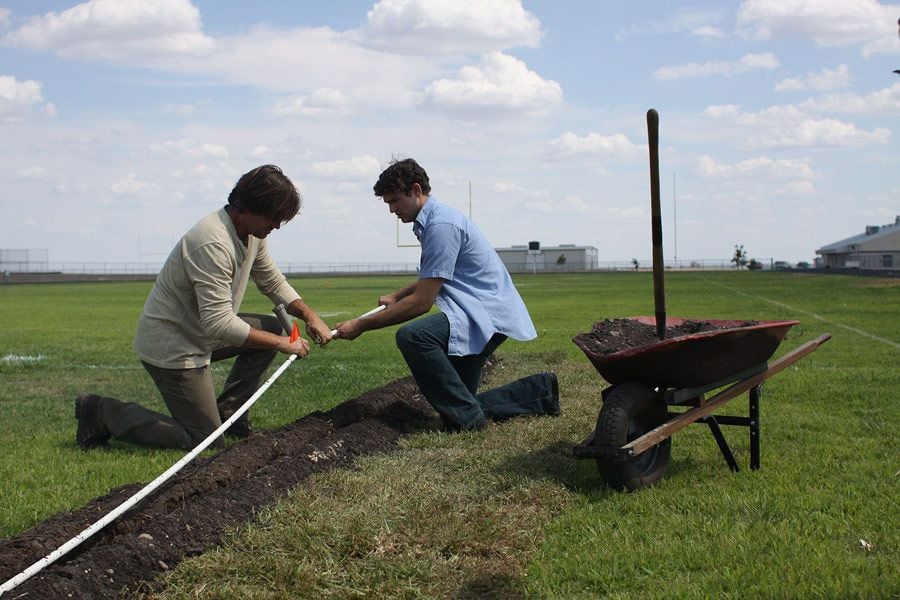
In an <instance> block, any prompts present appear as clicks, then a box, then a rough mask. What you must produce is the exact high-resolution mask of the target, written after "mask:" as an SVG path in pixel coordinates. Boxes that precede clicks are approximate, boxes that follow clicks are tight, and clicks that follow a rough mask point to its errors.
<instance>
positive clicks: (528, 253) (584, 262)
mask: <svg viewBox="0 0 900 600" xmlns="http://www.w3.org/2000/svg"><path fill="white" fill-rule="evenodd" d="M496 250H497V254H499V255H500V259H501V260H502V261H503V264H505V265H506V268H507V270H508V271H509V272H510V273H571V272H577V271H593V270H594V269H596V268H597V267H598V261H599V251H598V250H597V249H596V248H594V247H593V246H576V245H575V244H560V245H559V246H544V247H541V243H540V242H528V245H521V246H510V247H509V248H496Z"/></svg>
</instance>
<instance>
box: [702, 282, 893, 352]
mask: <svg viewBox="0 0 900 600" xmlns="http://www.w3.org/2000/svg"><path fill="white" fill-rule="evenodd" d="M697 277H698V278H699V279H702V280H703V281H705V282H706V283H711V284H713V285H717V286H719V287H723V288H725V289H726V290H729V291H732V292H734V293H735V294H740V295H741V296H747V297H748V298H753V299H754V300H762V301H763V302H768V303H769V304H774V305H775V306H780V307H782V308H786V309H788V310H792V311H795V312H799V313H803V314H804V315H809V316H810V317H812V318H814V319H817V320H819V321H822V322H823V323H828V324H829V325H834V326H835V327H841V328H842V329H846V330H847V331H852V332H853V333H856V334H858V335H861V336H863V337H867V338H870V339H873V340H875V341H878V342H882V343H884V344H887V345H888V346H893V347H894V349H895V350H900V344H898V343H897V342H893V341H891V340H889V339H886V338H883V337H878V336H877V335H874V334H871V333H869V332H868V331H863V330H862V329H857V328H856V327H850V326H849V325H844V324H843V323H837V322H835V321H829V320H828V319H826V318H825V317H823V316H821V315H817V314H816V313H814V312H810V311H808V310H803V309H802V308H796V307H794V306H791V305H790V304H785V303H784V302H779V301H777V300H772V299H770V298H765V297H763V296H754V295H753V294H748V293H747V292H742V291H741V290H738V289H735V288H733V287H730V286H727V285H725V284H724V283H719V282H717V281H710V280H709V279H706V278H705V277H701V276H700V275H698V276H697Z"/></svg>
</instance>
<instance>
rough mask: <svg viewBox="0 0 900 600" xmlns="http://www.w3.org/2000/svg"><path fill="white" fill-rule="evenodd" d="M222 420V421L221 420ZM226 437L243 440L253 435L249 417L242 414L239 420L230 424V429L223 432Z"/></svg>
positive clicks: (246, 414)
mask: <svg viewBox="0 0 900 600" xmlns="http://www.w3.org/2000/svg"><path fill="white" fill-rule="evenodd" d="M223 420H224V419H223ZM225 435H226V436H227V437H232V438H238V439H244V438H248V437H250V436H251V435H253V426H252V425H251V424H250V415H249V414H248V413H244V414H243V415H241V418H240V419H238V420H237V421H235V422H234V423H232V424H231V427H229V428H228V429H226V430H225Z"/></svg>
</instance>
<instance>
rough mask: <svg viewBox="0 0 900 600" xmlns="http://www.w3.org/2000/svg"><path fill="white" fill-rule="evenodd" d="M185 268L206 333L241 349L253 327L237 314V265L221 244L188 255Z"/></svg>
mask: <svg viewBox="0 0 900 600" xmlns="http://www.w3.org/2000/svg"><path fill="white" fill-rule="evenodd" d="M184 269H185V273H186V275H187V276H188V279H189V280H190V281H191V282H193V286H194V294H195V295H196V298H197V308H198V313H199V315H200V327H201V329H202V330H203V333H204V334H205V335H206V336H208V337H209V338H210V339H213V340H220V341H223V342H226V343H227V344H229V345H233V346H241V345H242V344H243V343H244V342H245V341H247V336H249V335H250V325H249V324H247V323H246V322H244V321H242V320H241V319H240V318H238V316H237V315H236V314H235V311H234V303H233V300H232V290H231V284H232V281H233V280H234V276H235V273H234V272H233V271H234V265H233V263H232V262H231V260H230V259H229V257H228V252H227V251H226V249H225V248H224V247H223V246H222V245H221V244H217V243H210V244H204V245H202V246H200V247H198V248H197V249H196V250H194V251H193V252H192V253H190V254H187V255H185V256H184Z"/></svg>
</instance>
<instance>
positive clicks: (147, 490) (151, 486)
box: [0, 307, 299, 596]
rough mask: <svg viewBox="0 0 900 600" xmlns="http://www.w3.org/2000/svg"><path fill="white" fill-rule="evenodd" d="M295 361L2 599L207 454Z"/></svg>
mask: <svg viewBox="0 0 900 600" xmlns="http://www.w3.org/2000/svg"><path fill="white" fill-rule="evenodd" d="M283 308H284V307H282V309H283ZM292 330H293V327H292V326H288V331H292ZM298 335H299V333H298ZM291 337H292V338H293V339H296V338H295V337H294V336H293V335H291ZM296 359H297V355H296V354H291V355H290V356H288V357H287V360H285V361H284V364H282V365H281V366H280V367H278V370H277V371H275V372H274V373H273V374H272V376H271V377H269V379H268V380H267V381H266V382H265V383H264V384H262V386H261V387H260V388H259V389H258V390H256V392H255V393H254V394H253V395H252V396H250V398H249V399H248V400H247V401H246V402H244V404H243V405H242V406H241V407H240V408H239V409H237V411H236V412H235V413H234V414H233V415H231V417H229V418H228V420H227V421H225V422H224V423H222V424H221V425H220V426H219V428H218V429H216V430H215V431H213V432H212V433H210V434H209V435H208V436H207V437H206V439H205V440H203V441H202V442H200V443H199V444H198V445H197V446H196V447H195V448H194V449H193V450H191V451H190V452H188V453H187V454H185V455H184V457H182V459H181V460H179V461H178V462H177V463H175V464H174V465H172V466H171V467H169V469H168V470H167V471H166V472H165V473H163V474H162V475H160V476H159V477H157V478H156V479H154V480H153V481H151V482H150V483H148V484H147V485H146V486H144V488H143V489H141V490H139V491H138V492H137V493H135V494H134V495H133V496H132V497H131V498H129V499H128V500H126V501H125V502H123V503H122V504H120V505H119V506H117V507H116V508H114V509H113V510H112V511H110V512H109V513H107V514H106V516H104V517H103V518H102V519H100V520H99V521H97V522H96V523H94V524H93V525H91V526H90V527H88V528H87V529H85V530H84V531H82V532H81V533H79V534H78V535H76V536H75V537H73V538H72V539H71V540H69V541H68V542H66V543H65V544H63V545H62V546H60V547H59V548H57V549H56V550H54V551H53V552H51V553H50V554H48V555H47V556H45V557H44V558H42V559H41V560H39V561H37V562H36V563H34V564H33V565H31V566H30V567H28V568H27V569H25V570H24V571H22V572H21V573H19V574H18V575H16V576H15V577H13V578H12V579H10V580H9V581H7V582H6V583H4V584H3V585H2V586H0V596H2V595H3V594H4V593H6V592H8V591H10V590H12V589H14V588H15V587H16V586H18V585H19V584H21V583H22V582H24V581H25V580H27V579H28V578H29V577H31V576H32V575H35V574H36V573H38V572H40V571H41V570H42V569H43V568H44V567H46V566H48V565H51V564H53V563H54V562H55V561H57V560H58V559H59V558H60V557H62V556H65V555H66V554H67V553H69V552H71V551H72V550H73V549H75V548H77V547H78V546H80V545H81V544H82V542H84V541H85V540H87V539H88V538H90V537H91V536H92V535H94V534H95V533H97V532H98V531H100V530H101V529H103V528H104V527H106V526H107V525H109V524H110V523H112V522H113V521H115V520H116V519H117V518H118V517H119V516H121V515H122V514H123V513H125V511H127V510H128V509H130V508H131V507H132V506H134V505H135V504H137V503H138V502H140V501H141V500H143V499H144V498H146V497H147V496H148V495H149V494H151V493H152V492H153V491H154V490H155V489H156V488H158V487H159V486H161V485H162V484H163V483H165V482H166V481H168V480H169V478H170V477H172V475H174V474H175V473H177V472H178V471H180V470H181V469H182V468H183V467H184V466H185V465H186V464H188V463H189V462H191V461H192V460H193V459H194V458H195V457H196V456H197V455H198V454H200V453H201V452H203V451H204V450H206V448H208V447H209V445H210V444H212V443H213V441H215V440H216V439H217V438H218V437H219V436H220V435H222V434H223V433H224V432H225V430H226V429H228V428H229V427H231V425H232V424H233V423H234V422H235V421H237V420H238V419H239V418H240V417H241V416H242V415H243V414H244V413H245V412H247V411H248V410H250V407H251V406H253V403H254V402H256V401H257V400H259V398H260V396H262V395H263V394H265V393H266V390H268V389H269V387H270V386H271V385H272V384H273V383H275V380H277V379H278V378H279V377H281V374H282V373H284V372H285V371H286V370H287V368H288V367H289V366H291V363H292V362H294V361H295V360H296Z"/></svg>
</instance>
